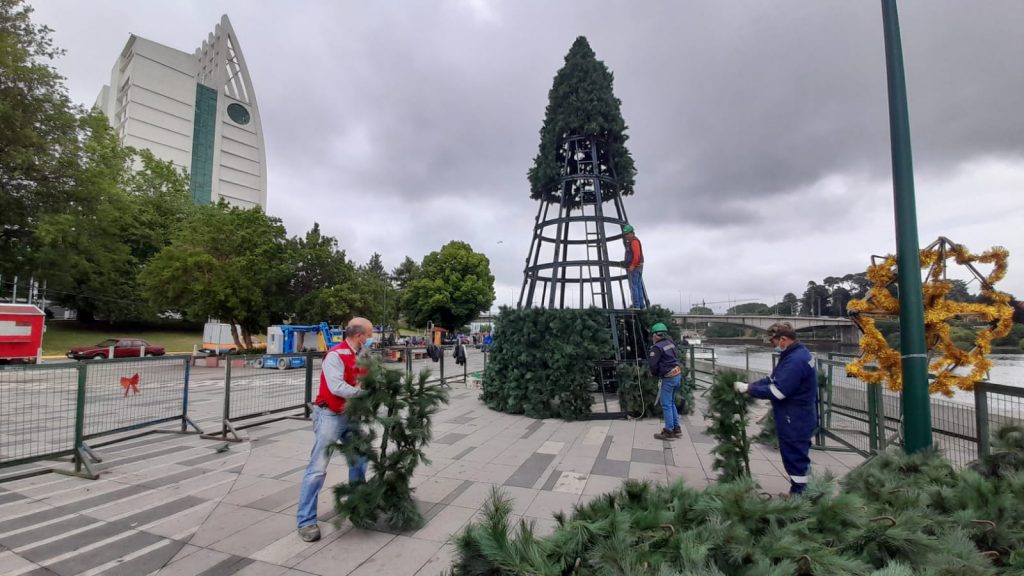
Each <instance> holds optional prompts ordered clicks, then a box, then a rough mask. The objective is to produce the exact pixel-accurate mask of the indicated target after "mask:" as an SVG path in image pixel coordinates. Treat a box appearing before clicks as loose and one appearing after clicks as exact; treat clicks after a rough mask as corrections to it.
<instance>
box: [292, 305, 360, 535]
mask: <svg viewBox="0 0 1024 576" xmlns="http://www.w3.org/2000/svg"><path fill="white" fill-rule="evenodd" d="M372 343H373V324H372V323H371V322H370V321H369V320H367V319H366V318H353V319H352V321H351V322H349V323H348V326H346V327H345V340H344V341H343V342H341V343H340V344H338V345H336V346H334V347H332V348H331V349H330V350H328V351H327V354H326V355H324V360H323V366H322V371H321V373H320V391H319V393H318V394H317V397H316V400H315V401H314V404H315V405H316V406H315V407H314V408H313V450H312V451H311V452H310V454H309V465H308V466H307V467H306V473H305V474H304V475H303V477H302V483H301V485H300V487H299V509H298V512H297V513H296V520H297V522H298V530H299V537H300V538H302V540H303V541H305V542H314V541H316V540H319V539H320V527H319V526H317V523H316V503H317V499H318V498H319V496H320V489H321V488H323V486H324V478H326V476H327V464H328V463H329V462H330V459H331V453H330V452H329V451H328V447H329V446H330V445H331V444H334V443H337V442H344V441H345V437H346V436H347V435H348V432H349V423H348V417H347V416H346V415H345V403H346V402H347V401H348V399H349V398H352V397H354V396H356V395H358V394H359V393H360V392H361V390H360V389H359V379H361V378H362V377H363V376H364V375H365V374H366V370H365V369H364V368H360V367H359V366H357V361H358V356H359V352H360V351H362V350H363V349H367V350H368V349H369V348H370V345H371V344H372ZM348 466H349V468H348V481H349V482H365V481H366V460H365V459H360V460H359V461H358V462H349V463H348Z"/></svg>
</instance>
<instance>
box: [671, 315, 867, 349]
mask: <svg viewBox="0 0 1024 576" xmlns="http://www.w3.org/2000/svg"><path fill="white" fill-rule="evenodd" d="M672 318H673V319H674V320H675V321H676V323H677V324H679V325H681V326H683V328H688V327H696V326H698V325H701V324H704V325H705V326H706V325H707V324H731V325H733V326H743V327H745V328H759V329H761V330H768V327H769V326H771V325H772V324H775V323H776V322H789V323H790V324H791V325H792V326H793V329H794V330H796V331H797V333H798V335H799V332H800V331H801V330H810V329H813V328H825V327H831V328H833V329H835V330H836V333H837V334H838V337H839V340H840V342H842V343H843V344H856V343H857V341H858V339H859V338H860V331H859V330H858V329H857V325H856V324H854V323H853V321H852V320H850V319H849V318H834V317H832V316H774V315H772V316H762V315H759V314H673V315H672Z"/></svg>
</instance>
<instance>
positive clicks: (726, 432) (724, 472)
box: [708, 371, 753, 482]
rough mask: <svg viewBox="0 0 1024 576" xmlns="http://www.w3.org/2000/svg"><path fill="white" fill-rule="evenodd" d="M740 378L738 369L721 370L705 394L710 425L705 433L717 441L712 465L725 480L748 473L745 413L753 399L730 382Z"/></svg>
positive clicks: (720, 477)
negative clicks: (706, 395)
mask: <svg viewBox="0 0 1024 576" xmlns="http://www.w3.org/2000/svg"><path fill="white" fill-rule="evenodd" d="M740 378H742V375H741V374H740V373H738V372H733V371H723V372H719V373H717V374H715V381H714V383H713V384H712V386H711V392H710V395H709V398H708V411H709V414H708V415H709V416H710V417H711V425H710V426H708V433H709V434H711V435H712V436H713V437H714V438H715V439H716V440H718V444H717V445H716V446H715V447H714V448H713V449H712V453H714V454H715V461H714V464H713V467H714V469H715V470H718V471H719V476H718V479H719V481H724V482H728V481H731V480H736V479H739V478H749V477H750V439H749V438H748V437H747V423H748V421H747V413H748V411H749V406H750V403H751V402H753V400H752V399H751V398H750V397H749V396H747V395H746V394H739V393H737V392H736V390H735V389H734V388H733V385H734V384H735V383H736V382H737V381H739V380H740Z"/></svg>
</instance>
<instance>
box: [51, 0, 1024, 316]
mask: <svg viewBox="0 0 1024 576" xmlns="http://www.w3.org/2000/svg"><path fill="white" fill-rule="evenodd" d="M35 6H36V8H37V18H38V19H39V20H40V21H42V22H44V23H47V24H49V25H51V26H52V27H53V28H55V30H56V41H57V43H58V44H60V45H61V46H64V47H65V48H67V49H68V51H69V52H68V55H67V56H66V57H65V58H64V59H62V60H61V61H60V62H59V64H58V67H59V69H60V70H61V71H62V72H63V73H64V74H65V75H66V76H67V77H68V79H69V80H68V84H69V87H70V89H71V92H72V96H73V97H74V98H75V99H76V100H79V101H82V102H84V103H91V102H92V100H93V98H94V97H95V94H96V92H97V91H98V90H99V87H100V86H101V85H102V84H103V83H104V82H106V80H107V77H108V76H109V69H110V66H111V65H112V64H113V62H114V59H115V58H116V56H117V54H118V52H119V51H120V49H121V47H122V46H123V44H124V42H125V40H127V37H128V34H129V33H131V32H134V33H137V34H140V35H142V36H145V37H147V38H150V39H152V40H156V41H158V42H162V43H165V44H168V45H171V46H174V47H177V48H180V49H184V50H191V49H192V48H193V47H194V46H195V45H197V44H198V43H199V41H201V39H202V38H203V37H204V36H205V34H206V33H207V32H208V31H209V30H210V29H212V27H213V25H214V24H215V23H216V22H217V19H218V18H219V16H220V13H221V12H227V13H228V14H229V16H230V17H231V19H232V23H233V25H234V27H235V29H236V31H237V32H238V34H239V41H240V44H241V48H242V50H243V51H244V53H245V56H246V59H247V61H248V64H249V66H250V69H251V71H252V74H253V79H254V83H255V86H256V91H257V97H258V98H259V103H260V108H261V111H262V114H263V119H264V129H265V131H266V142H267V146H268V162H269V178H270V191H269V210H270V212H271V213H273V214H276V215H279V216H281V217H282V218H283V219H284V220H285V223H286V224H287V225H288V228H289V232H290V233H292V234H301V233H303V232H304V230H306V229H308V227H309V226H310V225H311V224H312V222H313V221H314V220H317V221H319V222H320V223H321V225H322V226H323V227H324V229H325V230H326V231H328V232H329V233H331V234H335V235H337V236H338V237H339V238H340V240H341V243H342V245H343V246H344V247H345V248H346V249H347V250H348V252H349V255H350V256H352V257H354V258H356V259H359V260H365V258H366V257H368V256H369V255H370V254H371V253H373V252H374V251H377V252H380V253H381V254H382V255H383V256H384V261H385V264H386V265H388V266H395V265H397V264H398V263H399V262H400V261H401V260H402V258H404V256H405V255H407V254H408V255H410V256H412V257H414V258H420V257H422V255H423V254H425V253H427V252H429V251H431V250H435V249H437V248H438V247H439V246H440V245H441V244H443V243H444V242H447V241H448V240H451V239H455V238H458V239H463V240H467V241H469V242H470V243H471V244H473V246H474V247H475V248H476V249H477V250H481V251H484V252H485V253H487V254H488V256H489V257H490V258H491V263H492V268H493V269H494V271H495V274H496V276H497V278H498V282H499V288H498V298H499V300H501V301H507V300H509V299H510V298H511V295H512V294H515V291H516V290H517V289H518V287H519V285H520V283H521V280H522V277H521V274H522V266H523V260H524V258H525V255H526V251H527V249H528V247H529V242H530V229H531V226H532V223H533V216H534V213H535V211H536V204H534V203H533V202H532V201H530V200H529V199H528V185H527V181H526V171H527V169H528V168H529V166H530V163H531V162H532V158H533V156H534V155H535V154H536V150H537V144H538V131H539V129H540V126H541V122H542V120H543V114H544V106H545V105H546V103H547V91H548V89H549V88H550V86H551V81H552V78H553V77H554V74H555V72H556V71H557V69H558V68H559V67H560V66H561V64H562V58H563V57H564V55H565V52H566V51H567V50H568V48H569V46H570V44H571V43H572V40H573V38H575V36H577V35H579V34H584V35H586V36H587V37H588V38H589V39H590V42H591V44H592V46H593V47H594V49H595V51H596V52H597V55H598V58H601V59H603V60H604V61H605V62H606V63H607V64H608V65H609V66H610V67H611V69H612V70H613V72H614V73H615V78H616V93H617V95H618V96H619V97H620V98H621V99H622V101H623V114H624V116H625V119H626V122H627V123H628V124H629V126H630V131H629V133H630V136H631V139H630V141H629V146H630V149H631V151H632V153H633V156H634V158H635V159H636V163H637V167H638V169H639V175H638V178H637V191H638V192H637V195H636V196H634V197H632V198H629V199H627V200H626V208H627V211H628V213H629V215H630V219H631V221H633V222H634V223H635V224H636V225H637V227H638V230H639V231H640V232H641V236H642V237H643V238H644V239H645V247H646V248H647V251H648V253H649V254H648V258H649V260H650V261H651V262H652V264H651V265H649V266H648V272H647V275H648V284H649V288H650V291H651V293H652V294H654V295H656V296H657V297H659V298H661V299H662V300H663V301H664V302H665V303H666V304H672V305H674V306H678V304H679V303H678V300H679V299H680V296H686V294H691V296H692V297H697V296H701V297H702V298H703V299H704V300H721V299H727V298H729V297H730V295H731V296H734V297H740V296H743V297H751V298H759V299H763V300H772V301H774V300H776V299H778V298H779V297H780V296H781V294H783V293H784V292H787V291H794V292H800V291H802V289H803V286H804V284H805V283H806V281H807V280H809V279H817V280H820V279H821V278H822V277H823V276H826V275H832V274H842V273H845V272H849V271H852V270H853V269H860V268H863V266H864V265H865V264H866V258H867V257H868V256H869V255H870V254H871V253H881V252H889V251H891V250H892V245H893V240H892V232H891V223H892V216H891V210H892V209H891V188H890V187H889V184H888V178H889V141H888V112H887V103H886V86H885V70H884V55H883V46H882V35H881V16H880V12H879V7H878V4H877V2H848V1H845V0H825V1H819V2H812V3H808V2H799V1H796V0H792V1H785V2H783V1H779V2H771V3H765V2H760V1H755V0H745V1H738V2H668V1H664V2H642V3H625V2H610V1H608V2H596V3H590V4H587V9H585V10H584V9H581V5H580V4H579V3H576V2H568V1H560V2H542V1H540V0H530V1H524V2H511V1H509V2H499V1H489V0H467V1H457V0H438V1H436V2H432V3H425V2H405V3H355V2H352V3H341V4H335V3H328V2H312V1H306V2H292V3H288V4H282V3H278V2H267V1H264V2H258V3H253V2H244V1H241V0H237V1H231V2H222V3H209V2H203V1H199V0H195V1H192V2H175V3H145V4H139V3H137V2H129V1H127V0H104V1H101V2H91V3H88V5H86V4H80V3H71V2H63V1H58V0H45V1H43V0H40V1H38V2H35ZM900 7H901V23H902V27H903V45H904V50H905V60H906V64H907V69H908V78H907V81H908V89H909V93H910V105H911V122H912V130H913V143H914V154H915V157H914V160H915V166H916V168H917V170H918V190H919V195H918V200H919V205H920V214H921V224H920V227H921V236H922V242H926V241H927V240H929V239H930V238H929V237H928V236H927V234H932V235H937V234H938V233H947V234H949V235H953V232H950V231H951V230H952V231H958V230H959V231H961V233H962V235H963V236H966V237H961V241H964V242H967V243H968V244H970V245H972V247H975V248H976V249H981V248H984V247H987V246H986V243H988V244H989V245H990V244H991V243H1002V244H1006V245H1008V246H1009V247H1010V248H1011V250H1014V249H1015V248H1017V250H1016V252H1019V253H1024V238H1020V235H1019V234H1016V233H1015V232H1014V230H1015V228H1014V227H1013V226H1015V224H1014V222H1015V220H1014V219H1013V217H1014V215H1016V218H1017V219H1019V216H1020V211H1021V210H1022V206H1024V200H1022V199H1021V196H1020V194H1019V193H1015V191H1019V187H1020V186H1024V170H1021V167H1022V166H1024V136H1022V134H1024V114H1022V113H1021V111H1020V110H1021V108H1020V102H1022V101H1024V64H1021V62H1022V61H1021V59H1020V54H1022V53H1024V35H1021V34H1020V32H1019V31H1020V29H1021V28H1022V27H1024V3H1020V2H1017V1H1015V0H998V1H997V0H993V1H989V2H985V3H984V4H978V3H968V2H957V1H954V0H944V1H936V0H913V1H910V0H907V1H904V2H901V3H900ZM982 185H987V186H989V187H990V189H994V190H998V191H1000V195H995V196H992V195H991V194H990V195H989V196H985V197H987V198H990V200H991V201H992V202H995V203H998V204H999V205H1000V209H999V210H991V211H980V212H979V211H972V210H964V209H963V208H962V206H961V204H962V203H963V198H965V197H968V196H969V195H970V197H971V198H972V199H973V198H975V197H976V196H974V195H976V194H978V193H979V190H978V187H979V186H982ZM936 189H941V190H942V192H941V193H935V192H934V191H935V190H936ZM950 214H953V215H954V216H953V217H950ZM959 214H963V216H957V215H959ZM1000 230H1003V231H1005V232H1003V233H1002V234H998V232H999V231H1000ZM498 241H501V244H499V243H498ZM975 244H977V246H975ZM1022 281H1024V275H1021V274H1019V273H1017V272H1015V268H1014V267H1013V266H1011V277H1010V279H1009V281H1008V285H1007V289H1010V290H1013V289H1015V288H1016V289H1017V291H1018V292H1020V291H1021V290H1020V288H1022V287H1021V283H1022ZM683 299H684V300H686V301H684V305H686V304H688V299H686V298H683Z"/></svg>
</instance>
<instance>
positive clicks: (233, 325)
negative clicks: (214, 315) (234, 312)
mask: <svg viewBox="0 0 1024 576" xmlns="http://www.w3.org/2000/svg"><path fill="white" fill-rule="evenodd" d="M228 326H231V339H232V340H234V341H235V346H237V347H238V348H241V347H242V341H241V340H239V339H238V325H237V324H236V323H235V321H234V320H232V319H230V318H229V319H228Z"/></svg>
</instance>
